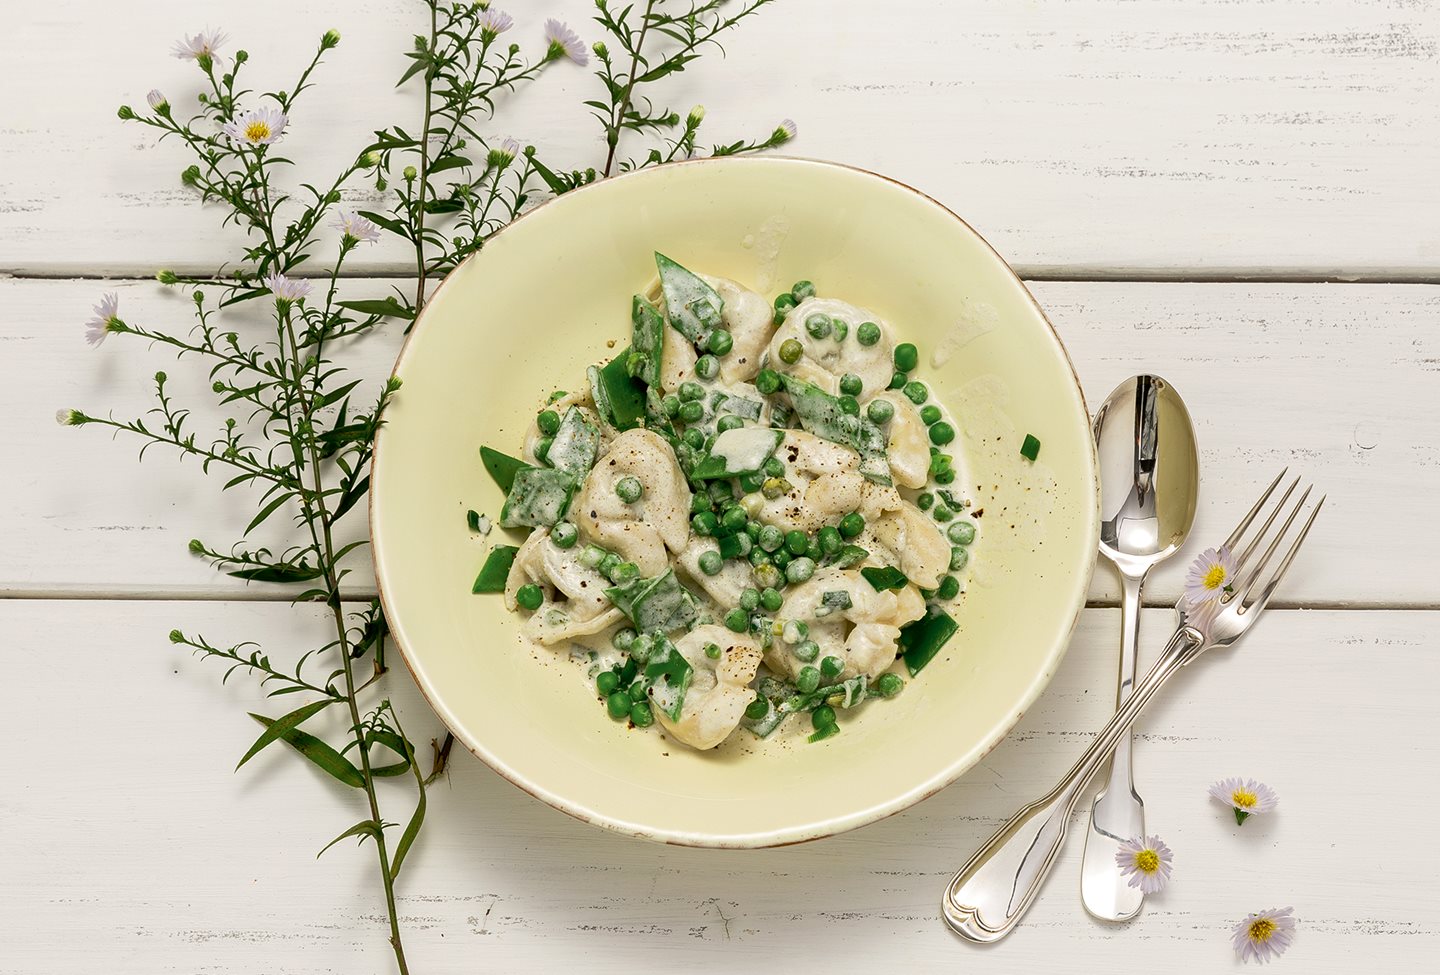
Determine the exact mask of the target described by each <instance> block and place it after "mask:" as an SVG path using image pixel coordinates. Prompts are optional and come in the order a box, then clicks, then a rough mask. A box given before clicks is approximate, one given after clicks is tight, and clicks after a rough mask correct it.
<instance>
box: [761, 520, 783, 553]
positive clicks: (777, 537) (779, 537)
mask: <svg viewBox="0 0 1440 975" xmlns="http://www.w3.org/2000/svg"><path fill="white" fill-rule="evenodd" d="M756 541H758V542H759V543H760V547H761V548H763V549H764V550H765V551H767V552H773V551H775V550H776V549H777V548H779V547H780V546H781V545H784V544H785V533H784V532H783V531H781V530H780V529H778V528H776V527H775V526H774V525H763V526H761V528H760V537H759V538H758V539H756Z"/></svg>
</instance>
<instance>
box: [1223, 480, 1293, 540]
mask: <svg viewBox="0 0 1440 975" xmlns="http://www.w3.org/2000/svg"><path fill="white" fill-rule="evenodd" d="M1289 471H1290V468H1288V467H1287V468H1285V469H1284V470H1282V471H1281V472H1280V473H1279V474H1276V475H1275V480H1273V481H1271V482H1270V486H1269V487H1268V488H1266V489H1265V493H1264V494H1262V495H1260V500H1259V501H1256V502H1255V507H1253V508H1251V509H1250V512H1249V514H1247V515H1246V516H1245V517H1244V518H1242V519H1240V524H1238V525H1236V526H1235V530H1234V531H1233V532H1231V533H1230V537H1229V538H1227V539H1225V547H1226V548H1228V549H1229V550H1230V551H1231V552H1234V551H1235V543H1236V542H1238V541H1240V536H1241V535H1243V534H1245V529H1247V528H1249V527H1250V522H1252V521H1254V520H1255V516H1256V515H1258V514H1259V513H1260V509H1261V508H1263V507H1265V502H1266V501H1269V500H1270V495H1271V494H1273V493H1275V485H1277V484H1279V483H1280V481H1281V479H1282V478H1284V477H1285V475H1286V474H1287V473H1289Z"/></svg>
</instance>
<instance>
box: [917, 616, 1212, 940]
mask: <svg viewBox="0 0 1440 975" xmlns="http://www.w3.org/2000/svg"><path fill="white" fill-rule="evenodd" d="M1202 649H1204V645H1203V644H1202V643H1201V642H1200V639H1199V634H1198V633H1196V632H1195V630H1193V629H1191V628H1190V627H1188V626H1182V627H1181V628H1180V629H1178V630H1176V631H1175V635H1174V636H1173V637H1171V638H1170V642H1169V643H1168V644H1166V645H1165V649H1164V650H1163V651H1162V652H1161V654H1160V659H1159V660H1158V661H1156V663H1155V666H1154V667H1152V668H1151V669H1150V672H1149V673H1148V674H1146V675H1145V679H1144V680H1142V681H1141V682H1140V683H1139V684H1138V685H1136V687H1135V693H1134V694H1132V695H1131V696H1130V699H1129V700H1128V701H1126V702H1125V704H1124V705H1123V706H1122V707H1121V708H1120V709H1119V710H1117V711H1116V712H1115V716H1114V717H1113V718H1111V719H1110V723H1109V724H1107V725H1106V726H1105V728H1104V729H1103V730H1102V731H1101V732H1100V733H1099V734H1098V735H1096V736H1095V740H1094V741H1093V742H1092V743H1091V745H1090V747H1089V748H1088V749H1086V750H1085V754H1083V755H1081V756H1080V760H1079V761H1077V762H1076V763H1075V765H1074V767H1072V768H1071V769H1070V771H1069V772H1068V773H1066V775H1065V777H1064V778H1063V779H1061V780H1060V783H1059V784H1058V785H1056V786H1055V788H1053V789H1051V790H1050V792H1049V793H1047V794H1046V795H1045V796H1044V797H1043V798H1041V799H1037V800H1035V801H1034V802H1032V803H1030V805H1028V806H1026V807H1025V808H1024V809H1021V810H1020V811H1019V812H1018V813H1016V814H1015V815H1014V816H1012V817H1011V818H1010V820H1009V822H1007V823H1006V824H1005V825H1004V826H1001V827H1000V829H999V831H998V832H996V833H995V835H994V836H992V837H990V839H989V840H987V841H986V843H985V845H984V846H982V847H980V849H979V850H977V851H976V852H975V855H974V856H972V857H971V858H970V861H969V862H968V863H966V864H965V866H963V867H961V868H960V872H959V873H957V874H956V875H955V877H954V879H953V880H951V881H950V885H949V886H948V887H946V888H945V896H944V898H943V899H942V900H941V903H940V910H941V913H942V914H943V915H944V917H945V921H946V923H947V924H949V925H950V927H951V928H953V929H954V930H955V932H956V933H957V934H959V935H961V936H962V937H965V938H968V939H969V940H971V941H979V942H989V941H999V940H1000V939H1001V938H1003V937H1005V935H1007V934H1009V933H1010V932H1011V931H1013V930H1014V929H1015V925H1016V924H1018V923H1019V921H1020V918H1021V917H1022V916H1024V914H1025V912H1026V911H1027V910H1029V908H1030V905H1031V903H1033V902H1034V900H1035V895H1036V894H1038V893H1039V892H1040V885H1041V884H1042V883H1044V881H1045V877H1046V876H1047V875H1048V874H1049V873H1050V868H1051V867H1052V866H1054V864H1055V857H1056V854H1058V853H1059V852H1060V847H1061V845H1062V844H1063V843H1064V842H1065V828H1066V826H1067V824H1068V823H1069V819H1070V813H1071V811H1072V810H1074V808H1075V800H1076V799H1078V798H1079V797H1080V793H1081V791H1082V790H1083V789H1084V788H1085V784H1086V783H1087V782H1089V781H1090V779H1091V777H1092V776H1093V775H1094V774H1095V772H1096V770H1097V769H1098V768H1099V767H1100V765H1101V764H1102V763H1103V762H1104V761H1105V759H1106V758H1107V757H1108V756H1109V754H1110V752H1111V751H1112V750H1113V749H1114V748H1115V744H1116V742H1118V741H1119V740H1120V736H1121V735H1122V734H1124V733H1125V732H1127V731H1129V730H1130V724H1131V722H1133V721H1134V720H1135V718H1136V717H1138V716H1139V714H1140V712H1141V711H1142V710H1144V708H1145V705H1146V704H1148V703H1149V702H1150V699H1151V698H1152V697H1154V696H1155V693H1156V692H1157V691H1159V690H1160V688H1161V687H1163V686H1164V685H1165V682H1166V681H1168V680H1169V679H1170V678H1171V677H1172V676H1174V674H1175V672H1176V671H1178V670H1179V669H1180V668H1181V667H1183V666H1184V665H1185V664H1187V663H1189V662H1190V661H1191V660H1192V659H1194V658H1195V657H1196V656H1197V655H1198V654H1199V652H1200V651H1201V650H1202ZM1117 872H1118V868H1117Z"/></svg>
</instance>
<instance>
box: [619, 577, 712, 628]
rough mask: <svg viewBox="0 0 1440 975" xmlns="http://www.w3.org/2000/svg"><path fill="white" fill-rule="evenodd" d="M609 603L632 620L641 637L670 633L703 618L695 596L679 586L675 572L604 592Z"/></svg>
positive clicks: (639, 580) (637, 580) (636, 581)
mask: <svg viewBox="0 0 1440 975" xmlns="http://www.w3.org/2000/svg"><path fill="white" fill-rule="evenodd" d="M605 595H606V596H608V597H610V602H612V603H614V604H615V605H616V606H617V607H619V609H620V611H621V612H622V613H624V614H625V615H626V616H628V617H630V619H631V621H632V622H633V623H634V624H635V629H636V630H637V631H638V632H640V633H671V632H673V631H675V630H678V629H680V628H681V627H685V626H689V625H690V624H691V623H693V622H695V620H696V619H697V618H698V617H699V615H700V609H699V603H698V601H697V600H696V599H695V596H694V594H693V593H691V592H690V590H688V589H686V588H685V587H684V586H682V585H681V584H680V580H679V579H677V578H676V577H675V570H674V569H666V570H665V571H664V573H662V574H661V575H658V576H654V577H653V578H650V579H636V580H635V581H634V582H629V583H626V584H625V585H623V586H611V587H610V588H609V589H606V590H605Z"/></svg>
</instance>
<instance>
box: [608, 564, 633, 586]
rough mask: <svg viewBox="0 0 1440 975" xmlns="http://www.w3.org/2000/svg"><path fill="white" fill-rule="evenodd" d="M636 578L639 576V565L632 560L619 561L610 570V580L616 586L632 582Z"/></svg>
mask: <svg viewBox="0 0 1440 975" xmlns="http://www.w3.org/2000/svg"><path fill="white" fill-rule="evenodd" d="M638 578H640V566H638V565H636V564H635V563H634V562H621V563H619V564H617V565H616V566H615V568H613V569H611V570H610V581H611V582H613V583H615V585H617V586H623V585H624V584H625V583H627V582H634V581H635V580H636V579H638Z"/></svg>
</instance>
